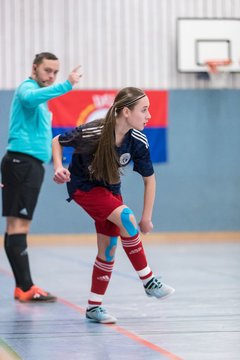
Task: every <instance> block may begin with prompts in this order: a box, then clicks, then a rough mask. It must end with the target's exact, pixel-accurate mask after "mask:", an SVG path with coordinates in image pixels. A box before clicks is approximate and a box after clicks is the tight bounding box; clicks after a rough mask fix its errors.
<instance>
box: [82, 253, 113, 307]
mask: <svg viewBox="0 0 240 360" xmlns="http://www.w3.org/2000/svg"><path fill="white" fill-rule="evenodd" d="M113 265H114V261H104V260H102V259H100V258H99V257H96V260H95V263H94V266H93V272H92V286H91V292H90V296H89V299H88V305H89V307H92V306H99V305H101V304H102V300H103V296H104V294H105V292H106V290H107V287H108V284H109V281H110V279H111V275H112V270H113Z"/></svg>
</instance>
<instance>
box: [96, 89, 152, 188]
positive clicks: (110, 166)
mask: <svg viewBox="0 0 240 360" xmlns="http://www.w3.org/2000/svg"><path fill="white" fill-rule="evenodd" d="M144 96H145V93H144V92H143V90H141V89H138V88H135V87H126V88H124V89H122V90H120V91H119V92H118V94H117V95H116V97H115V100H114V103H113V105H112V106H111V108H110V109H109V110H108V112H107V115H106V116H105V119H104V128H103V131H102V134H101V136H100V139H99V143H98V146H97V149H96V152H95V154H94V158H93V161H92V164H91V173H92V176H93V177H94V178H95V179H96V180H102V181H104V182H106V183H108V184H115V183H118V182H119V181H120V173H119V167H120V163H119V157H118V155H117V152H116V149H115V125H116V116H117V115H118V114H120V112H121V111H122V109H123V108H124V107H128V108H129V109H130V110H132V109H133V108H134V107H135V106H136V104H137V103H138V101H139V100H140V99H141V98H143V97H144Z"/></svg>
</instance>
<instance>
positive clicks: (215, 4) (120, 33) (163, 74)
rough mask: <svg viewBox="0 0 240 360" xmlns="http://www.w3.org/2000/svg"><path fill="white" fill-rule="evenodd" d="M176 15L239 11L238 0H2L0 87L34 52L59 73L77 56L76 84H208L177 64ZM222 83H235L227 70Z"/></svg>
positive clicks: (24, 68)
mask: <svg viewBox="0 0 240 360" xmlns="http://www.w3.org/2000/svg"><path fill="white" fill-rule="evenodd" d="M178 17H220V18H221V17H239V18H240V1H239V0H228V1H225V0H224V1H222V0H181V1H179V0H114V1H111V0H97V1H96V0H87V1H86V0H0V31H1V35H0V52H1V57H0V88H1V89H12V88H15V87H16V86H17V85H18V83H19V82H20V81H21V80H22V79H24V78H25V77H26V76H27V75H28V74H29V71H30V67H31V62H32V59H33V56H34V55H35V53H38V52H40V51H52V52H54V53H56V54H57V55H58V56H59V58H60V60H61V73H60V75H59V80H63V79H65V78H66V76H67V75H68V72H69V71H70V69H71V68H72V67H74V66H76V65H77V64H78V63H81V64H82V66H83V72H84V77H83V79H82V81H81V85H80V87H81V88H120V87H123V86H126V85H130V84H131V85H135V86H140V87H145V88H173V89H174V88H180V89H181V88H182V89H186V88H200V89H201V88H203V89H204V88H212V87H215V86H218V84H217V82H216V83H211V82H207V81H199V80H197V79H196V76H195V75H194V74H179V73H178V72H177V70H176V19H177V18H178ZM225 87H228V88H239V87H240V75H239V74H230V75H229V77H228V78H227V79H226V84H225Z"/></svg>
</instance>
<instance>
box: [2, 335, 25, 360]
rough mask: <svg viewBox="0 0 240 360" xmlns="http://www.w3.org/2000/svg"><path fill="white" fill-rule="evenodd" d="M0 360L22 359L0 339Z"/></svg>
mask: <svg viewBox="0 0 240 360" xmlns="http://www.w3.org/2000/svg"><path fill="white" fill-rule="evenodd" d="M0 360H22V358H20V357H19V355H18V354H17V353H16V352H15V351H14V350H13V349H12V348H11V347H10V346H9V345H8V344H7V343H6V342H5V341H3V339H0Z"/></svg>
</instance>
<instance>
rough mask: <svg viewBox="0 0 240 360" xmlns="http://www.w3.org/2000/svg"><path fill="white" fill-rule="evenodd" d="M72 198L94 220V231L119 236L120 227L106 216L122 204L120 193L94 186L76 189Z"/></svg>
mask: <svg viewBox="0 0 240 360" xmlns="http://www.w3.org/2000/svg"><path fill="white" fill-rule="evenodd" d="M72 198H73V200H74V201H75V202H76V203H77V204H78V205H80V206H81V207H82V208H83V209H84V210H85V211H86V212H87V213H88V214H89V215H90V216H91V217H92V218H93V220H95V227H96V231H97V233H99V234H103V235H106V236H119V235H120V229H119V227H118V226H117V225H115V224H113V223H112V222H111V221H109V220H108V219H107V218H108V216H109V215H110V214H111V213H112V212H113V211H114V210H115V209H116V208H118V207H119V206H121V205H123V200H122V196H121V195H116V194H113V193H111V191H109V190H107V189H106V188H104V187H100V186H98V187H95V188H93V189H91V190H90V191H82V190H79V189H78V190H76V191H75V193H74V194H73V196H72Z"/></svg>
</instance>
